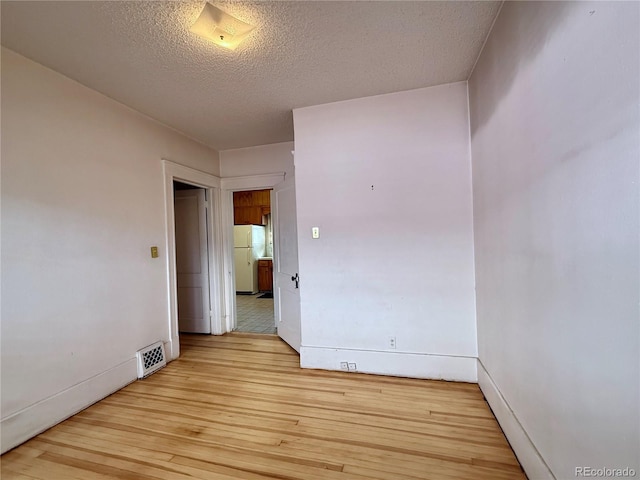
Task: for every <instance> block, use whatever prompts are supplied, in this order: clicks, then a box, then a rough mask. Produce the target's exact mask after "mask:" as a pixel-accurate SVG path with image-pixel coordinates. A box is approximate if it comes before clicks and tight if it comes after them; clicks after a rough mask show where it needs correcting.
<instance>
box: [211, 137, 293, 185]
mask: <svg viewBox="0 0 640 480" xmlns="http://www.w3.org/2000/svg"><path fill="white" fill-rule="evenodd" d="M292 150H293V142H283V143H273V144H271V145H260V146H258V147H248V148H236V149H233V150H222V151H220V174H221V176H222V177H225V178H226V177H243V176H248V175H263V174H267V173H278V172H285V173H286V174H287V175H293V155H292V154H291V151H292Z"/></svg>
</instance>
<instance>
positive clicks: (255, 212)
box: [233, 207, 266, 225]
mask: <svg viewBox="0 0 640 480" xmlns="http://www.w3.org/2000/svg"><path fill="white" fill-rule="evenodd" d="M233 223H234V225H266V222H265V219H264V215H263V214H262V208H261V207H233Z"/></svg>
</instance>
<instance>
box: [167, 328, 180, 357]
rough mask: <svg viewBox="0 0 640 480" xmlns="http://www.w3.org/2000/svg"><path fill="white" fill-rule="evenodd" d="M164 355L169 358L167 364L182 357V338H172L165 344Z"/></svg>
mask: <svg viewBox="0 0 640 480" xmlns="http://www.w3.org/2000/svg"><path fill="white" fill-rule="evenodd" d="M164 353H165V356H166V357H167V363H169V362H171V361H172V360H175V359H176V358H178V357H179V356H180V337H179V336H178V335H176V336H175V337H171V338H170V339H169V341H168V342H164Z"/></svg>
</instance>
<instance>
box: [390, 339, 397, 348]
mask: <svg viewBox="0 0 640 480" xmlns="http://www.w3.org/2000/svg"><path fill="white" fill-rule="evenodd" d="M389 348H392V349H393V350H395V349H396V337H389Z"/></svg>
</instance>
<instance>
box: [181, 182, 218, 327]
mask: <svg viewBox="0 0 640 480" xmlns="http://www.w3.org/2000/svg"><path fill="white" fill-rule="evenodd" d="M174 211H175V219H176V222H175V223H176V273H177V276H178V329H179V330H180V331H181V332H189V333H211V319H210V315H209V312H210V309H211V307H210V302H209V256H208V245H207V211H206V199H205V193H204V190H203V189H197V190H178V191H176V192H175V210H174Z"/></svg>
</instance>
